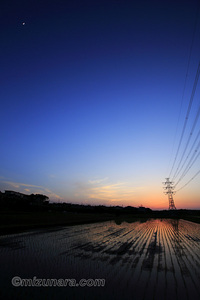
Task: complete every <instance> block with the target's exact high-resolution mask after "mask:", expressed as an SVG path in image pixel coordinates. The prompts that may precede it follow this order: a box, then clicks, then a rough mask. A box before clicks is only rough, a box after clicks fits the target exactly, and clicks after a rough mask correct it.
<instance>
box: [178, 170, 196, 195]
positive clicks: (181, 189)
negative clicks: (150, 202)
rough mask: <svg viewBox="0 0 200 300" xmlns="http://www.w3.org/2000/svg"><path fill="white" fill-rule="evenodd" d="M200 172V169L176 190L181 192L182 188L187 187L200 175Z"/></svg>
mask: <svg viewBox="0 0 200 300" xmlns="http://www.w3.org/2000/svg"><path fill="white" fill-rule="evenodd" d="M199 174H200V170H199V171H198V172H197V173H196V174H195V175H194V176H193V177H192V178H191V179H190V180H189V181H188V182H187V183H186V184H184V185H183V186H182V187H181V188H180V189H179V190H177V191H176V192H179V191H180V190H182V189H183V188H184V187H186V186H187V185H188V184H189V183H190V182H191V181H192V180H193V179H195V178H196V177H197V176H198V175H199Z"/></svg>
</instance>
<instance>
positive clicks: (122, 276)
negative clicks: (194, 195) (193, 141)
mask: <svg viewBox="0 0 200 300" xmlns="http://www.w3.org/2000/svg"><path fill="white" fill-rule="evenodd" d="M14 276H19V277H20V278H22V279H24V278H27V279H33V278H34V277H36V278H38V279H75V280H76V282H77V283H78V282H79V280H80V279H82V278H84V279H89V278H91V279H99V278H100V279H105V286H104V287H103V286H101V287H78V286H71V287H70V286H67V287H55V286H53V287H38V286H34V287H30V286H27V287H14V286H13V285H12V283H11V279H12V278H13V277H14ZM0 277H1V280H0V298H1V299H93V300H94V299H117V300H118V299H127V300H128V299H134V300H140V299H141V300H142V299H143V300H146V299H152V300H154V299H158V300H161V299H166V300H168V299H169V300H173V299H177V300H179V299H181V300H183V299H191V300H197V299H200V224H195V223H191V222H188V221H184V220H179V221H178V220H165V219H163V220H148V221H146V222H139V221H138V222H134V223H126V222H123V223H121V224H118V225H117V224H116V223H115V222H114V221H109V222H104V223H98V224H89V225H81V226H72V227H63V228H57V229H48V230H37V231H31V232H26V233H23V234H13V235H8V236H1V237H0Z"/></svg>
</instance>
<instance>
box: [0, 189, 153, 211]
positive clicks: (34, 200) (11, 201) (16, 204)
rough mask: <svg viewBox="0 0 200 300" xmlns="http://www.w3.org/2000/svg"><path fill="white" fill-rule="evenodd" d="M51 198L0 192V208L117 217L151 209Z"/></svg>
mask: <svg viewBox="0 0 200 300" xmlns="http://www.w3.org/2000/svg"><path fill="white" fill-rule="evenodd" d="M48 199H49V198H48V197H47V196H45V195H42V194H31V195H26V194H22V193H18V192H15V191H5V193H2V192H0V207H1V208H7V209H15V210H20V209H24V210H51V211H64V212H76V213H78V212H81V213H109V214H115V215H116V216H118V215H122V214H138V213H140V214H146V213H150V212H151V209H150V208H145V207H139V208H136V207H132V206H126V207H122V206H104V205H97V206H93V205H83V204H72V203H65V202H63V203H49V200H48Z"/></svg>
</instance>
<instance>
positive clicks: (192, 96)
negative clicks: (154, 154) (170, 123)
mask: <svg viewBox="0 0 200 300" xmlns="http://www.w3.org/2000/svg"><path fill="white" fill-rule="evenodd" d="M199 75H200V62H199V65H198V68H197V72H196V76H195V81H194V84H193V88H192V94H191V97H190V102H189V105H188V109H187V114H186V117H185V122H184V125H183V129H182V133H181V138H180V141H179V145H178V149H177V152H176V155H175V159H174V162H173V165H172V169H171V172H170V175H169V177H170V176H171V174H172V171H173V169H174V166H175V163H176V160H177V157H178V154H179V150H180V147H181V144H182V140H183V136H184V133H185V129H186V126H187V122H188V118H189V115H190V111H191V107H192V104H193V100H194V94H195V91H196V87H197V83H198V79H199ZM176 172H177V170H176ZM176 172H175V174H176Z"/></svg>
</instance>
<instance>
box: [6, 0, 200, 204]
mask: <svg viewBox="0 0 200 300" xmlns="http://www.w3.org/2000/svg"><path fill="white" fill-rule="evenodd" d="M197 10H198V1H197V0H192V1H189V0H188V1H126V0H125V1H120V0H118V1H117V0H116V1H110V0H107V1H66V0H65V1H64V0H63V1H61V0H56V1H41V0H40V1H37V0H34V1H14V0H13V1H9V0H7V1H5V2H4V3H2V2H1V4H0V40H1V47H0V53H1V65H0V82H1V84H0V86H1V88H0V97H1V109H0V128H1V132H0V138H1V145H2V146H1V148H0V179H1V184H0V190H4V189H14V190H18V191H21V192H25V193H29V192H33V193H38V192H42V193H45V194H47V195H48V196H50V198H51V199H52V200H54V199H60V201H70V202H76V203H77V202H78V203H89V204H90V203H91V204H108V205H110V204H114V205H116V204H119V205H133V206H137V205H140V204H141V203H142V204H143V205H145V206H149V207H157V208H165V207H167V206H168V202H167V198H166V196H165V195H163V193H162V181H163V180H164V178H165V177H166V176H167V175H168V171H169V169H170V159H171V156H172V160H173V155H174V154H171V153H172V150H173V149H172V148H173V143H174V137H175V131H176V127H177V120H178V116H179V112H180V107H181V101H182V95H183V89H184V82H185V77H186V72H187V65H188V59H189V54H190V47H191V43H192V35H193V32H194V28H195V20H196V12H197ZM23 22H24V23H25V25H23ZM199 53H200V19H199V18H198V19H197V26H196V33H195V38H194V43H193V48H192V52H191V59H190V65H189V71H188V76H187V84H186V89H185V93H184V97H183V106H182V110H181V119H180V123H179V129H180V131H181V128H182V124H183V122H184V114H185V112H186V109H187V105H188V102H189V98H190V94H191V90H192V85H193V82H194V78H195V73H196V70H197V66H198V63H199V60H200V54H199ZM198 93H199V89H198V90H197V94H196V96H195V97H196V98H197V97H198V95H200V93H199V94H198ZM196 98H195V101H197V100H196ZM194 107H195V105H194ZM192 114H193V118H194V116H195V111H194V112H193V111H192ZM178 134H179V133H178ZM178 139H179V136H178V135H177V141H178ZM174 149H176V145H175V147H174ZM196 170H198V162H197V163H196V164H195V166H194V169H193V172H192V170H191V173H190V174H189V175H188V179H189V178H190V177H191V176H192V175H193V174H194V173H195V171H196ZM186 181H187V178H186ZM186 181H185V182H186ZM198 182H199V178H196V179H195V180H194V182H193V183H192V190H189V186H188V188H187V189H185V191H184V190H183V192H184V193H183V194H181V193H180V196H178V194H177V206H179V207H181V206H182V207H185V205H187V204H186V201H188V197H190V200H191V201H193V202H191V207H194V206H195V207H199V208H200V206H199V203H200V202H198V201H199V200H200V199H199V192H200V190H199V187H198V186H199V184H198ZM183 183H184V182H183ZM187 191H188V192H187ZM187 193H188V194H187ZM186 195H187V197H186Z"/></svg>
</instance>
